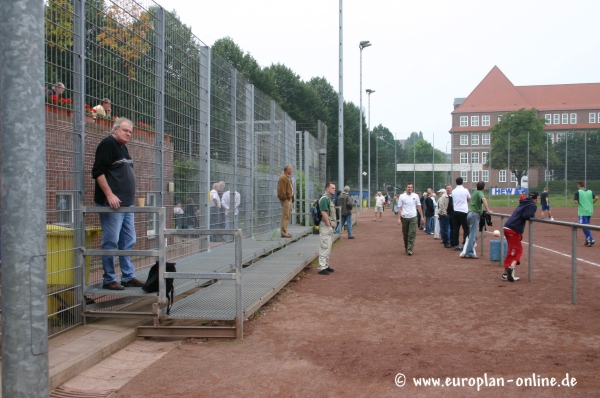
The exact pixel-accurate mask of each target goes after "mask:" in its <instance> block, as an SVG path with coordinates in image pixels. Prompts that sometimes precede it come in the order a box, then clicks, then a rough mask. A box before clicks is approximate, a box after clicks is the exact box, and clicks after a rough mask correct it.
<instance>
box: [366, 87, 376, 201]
mask: <svg viewBox="0 0 600 398" xmlns="http://www.w3.org/2000/svg"><path fill="white" fill-rule="evenodd" d="M366 91H367V94H368V96H369V101H368V103H369V118H368V119H369V120H368V122H369V123H368V125H367V131H368V132H369V134H368V135H369V145H368V146H369V202H368V203H371V94H373V93H374V92H375V90H371V89H370V88H368V89H367V90H366Z"/></svg>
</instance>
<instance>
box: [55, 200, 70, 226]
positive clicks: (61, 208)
mask: <svg viewBox="0 0 600 398" xmlns="http://www.w3.org/2000/svg"><path fill="white" fill-rule="evenodd" d="M56 223H57V224H59V225H64V226H67V225H73V194H72V193H70V192H60V193H57V194H56Z"/></svg>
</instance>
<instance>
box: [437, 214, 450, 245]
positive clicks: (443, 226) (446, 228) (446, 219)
mask: <svg viewBox="0 0 600 398" xmlns="http://www.w3.org/2000/svg"><path fill="white" fill-rule="evenodd" d="M439 219H440V236H441V237H442V242H444V244H445V245H449V244H450V241H451V239H450V231H451V228H450V223H451V222H452V216H440V217H439Z"/></svg>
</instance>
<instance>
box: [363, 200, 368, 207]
mask: <svg viewBox="0 0 600 398" xmlns="http://www.w3.org/2000/svg"><path fill="white" fill-rule="evenodd" d="M363 207H367V199H363Z"/></svg>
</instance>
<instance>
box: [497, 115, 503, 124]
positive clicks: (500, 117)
mask: <svg viewBox="0 0 600 398" xmlns="http://www.w3.org/2000/svg"><path fill="white" fill-rule="evenodd" d="M501 121H502V115H498V123H500V122H501Z"/></svg>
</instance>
